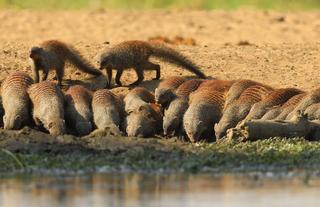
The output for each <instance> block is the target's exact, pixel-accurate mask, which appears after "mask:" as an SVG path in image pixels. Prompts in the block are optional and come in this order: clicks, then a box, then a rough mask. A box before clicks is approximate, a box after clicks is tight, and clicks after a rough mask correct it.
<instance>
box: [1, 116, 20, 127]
mask: <svg viewBox="0 0 320 207" xmlns="http://www.w3.org/2000/svg"><path fill="white" fill-rule="evenodd" d="M3 125H4V129H19V128H21V126H22V118H21V116H20V115H15V114H12V115H4V116H3Z"/></svg>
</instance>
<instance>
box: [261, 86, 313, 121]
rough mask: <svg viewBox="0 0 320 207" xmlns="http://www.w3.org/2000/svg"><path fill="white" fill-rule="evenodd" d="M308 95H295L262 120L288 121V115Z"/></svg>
mask: <svg viewBox="0 0 320 207" xmlns="http://www.w3.org/2000/svg"><path fill="white" fill-rule="evenodd" d="M306 95H307V93H306V92H303V93H301V94H298V95H295V96H293V97H292V98H290V99H289V100H288V101H287V102H285V103H284V104H283V105H282V106H279V107H275V108H272V109H271V110H270V111H268V112H267V113H266V114H265V115H264V116H263V117H262V118H261V119H262V120H286V118H287V116H288V114H289V113H290V112H291V111H292V110H293V109H294V108H295V107H296V106H297V105H298V104H299V102H300V101H301V100H302V99H303V98H304V97H305V96H306Z"/></svg>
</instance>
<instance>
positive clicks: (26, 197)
mask: <svg viewBox="0 0 320 207" xmlns="http://www.w3.org/2000/svg"><path fill="white" fill-rule="evenodd" d="M319 187H320V179H319V178H312V179H310V180H309V181H308V182H305V180H304V179H302V178H300V177H293V178H282V179H278V178H263V179H260V178H257V177H254V176H253V177H252V176H251V177H246V176H232V175H226V176H213V175H208V174H200V175H192V174H167V175H156V174H152V175H146V174H120V173H119V174H115V173H110V174H91V175H85V176H84V175H82V176H61V175H60V176H59V175H56V176H18V177H15V178H2V179H0V206H8V207H18V206H19V207H20V206H34V207H38V206H39V207H40V206H41V207H42V206H45V207H50V206H70V207H71V206H72V207H73V206H79V207H82V206H89V207H98V206H128V207H129V206H130V207H135V206H137V207H138V206H142V207H143V206H152V207H153V206H154V207H157V206H165V207H171V206H172V207H177V206H183V207H189V206H196V207H202V206H219V207H224V206H243V207H247V206H266V207H270V206H272V207H275V206H281V207H283V206H290V207H295V206H297V207H301V206H304V207H305V206H320V203H319V199H318V196H319V193H320V188H319Z"/></svg>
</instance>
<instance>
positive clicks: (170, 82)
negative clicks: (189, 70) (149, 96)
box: [154, 76, 187, 108]
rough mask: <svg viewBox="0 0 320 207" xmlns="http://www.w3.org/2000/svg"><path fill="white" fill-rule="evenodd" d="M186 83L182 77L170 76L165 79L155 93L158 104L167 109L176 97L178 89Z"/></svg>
mask: <svg viewBox="0 0 320 207" xmlns="http://www.w3.org/2000/svg"><path fill="white" fill-rule="evenodd" d="M185 81H187V79H186V78H184V77H181V76H170V77H168V78H165V79H163V80H162V81H161V82H160V84H159V85H158V87H157V88H156V89H155V91H154V96H155V100H156V102H157V103H158V104H160V105H161V106H162V107H163V108H165V107H167V106H168V105H169V103H170V101H172V99H173V98H174V97H175V91H176V90H177V88H178V87H179V86H180V85H181V84H183V83H184V82H185Z"/></svg>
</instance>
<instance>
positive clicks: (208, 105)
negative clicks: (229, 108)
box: [183, 88, 225, 142]
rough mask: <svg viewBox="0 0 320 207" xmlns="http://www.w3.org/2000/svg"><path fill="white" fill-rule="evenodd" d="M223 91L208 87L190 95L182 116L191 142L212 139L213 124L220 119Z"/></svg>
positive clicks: (223, 99)
mask: <svg viewBox="0 0 320 207" xmlns="http://www.w3.org/2000/svg"><path fill="white" fill-rule="evenodd" d="M224 102H225V93H222V92H219V91H214V90H210V89H208V88H207V89H202V90H197V91H195V92H194V93H192V94H191V95H190V101H189V107H188V109H187V111H186V112H185V114H184V116H183V126H184V130H185V131H186V134H187V136H188V138H189V140H190V141H191V142H198V141H200V140H201V139H205V140H210V141H212V140H214V137H215V136H214V130H213V126H214V124H215V123H217V122H218V121H219V120H220V117H221V115H222V109H223V106H224Z"/></svg>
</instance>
